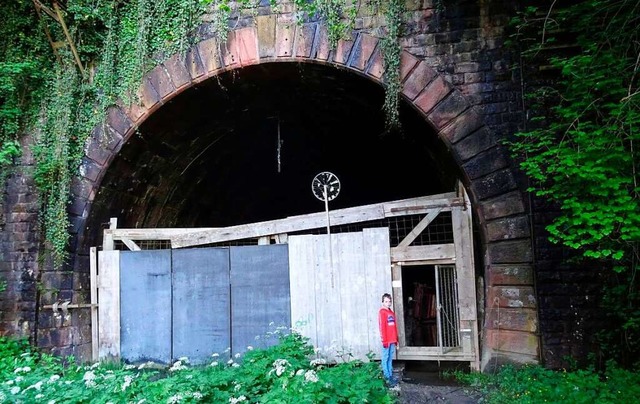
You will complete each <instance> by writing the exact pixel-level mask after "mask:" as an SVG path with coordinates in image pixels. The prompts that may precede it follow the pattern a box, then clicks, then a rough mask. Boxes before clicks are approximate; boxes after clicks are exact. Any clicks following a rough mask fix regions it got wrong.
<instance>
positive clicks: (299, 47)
mask: <svg viewBox="0 0 640 404" xmlns="http://www.w3.org/2000/svg"><path fill="white" fill-rule="evenodd" d="M317 28H318V25H317V24H304V25H303V26H302V28H300V29H298V31H297V32H296V56H298V57H303V58H308V57H311V50H312V49H313V40H314V39H315V35H316V29H317Z"/></svg>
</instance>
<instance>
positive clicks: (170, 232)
mask: <svg viewBox="0 0 640 404" xmlns="http://www.w3.org/2000/svg"><path fill="white" fill-rule="evenodd" d="M216 229H218V228H217V227H198V228H175V229H166V228H161V229H105V230H104V234H105V235H110V236H112V237H113V239H114V240H122V239H123V238H125V237H126V238H128V239H129V240H171V238H173V237H176V236H183V235H186V234H190V233H193V232H194V231H209V230H216Z"/></svg>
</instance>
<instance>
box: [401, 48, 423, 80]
mask: <svg viewBox="0 0 640 404" xmlns="http://www.w3.org/2000/svg"><path fill="white" fill-rule="evenodd" d="M419 62H420V60H418V58H417V57H415V56H413V55H412V54H410V53H409V52H407V51H403V52H402V53H401V54H400V80H404V79H405V78H406V77H407V76H408V75H409V73H410V72H411V71H412V70H413V68H414V67H416V65H417V64H418V63H419Z"/></svg>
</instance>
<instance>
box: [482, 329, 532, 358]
mask: <svg viewBox="0 0 640 404" xmlns="http://www.w3.org/2000/svg"><path fill="white" fill-rule="evenodd" d="M484 345H485V346H487V347H488V348H490V349H493V350H496V351H502V352H513V353H518V354H523V355H529V356H533V357H537V356H538V355H539V351H540V344H539V341H538V337H537V336H536V335H535V334H533V333H530V332H525V331H509V330H494V329H491V328H487V329H485V344H484Z"/></svg>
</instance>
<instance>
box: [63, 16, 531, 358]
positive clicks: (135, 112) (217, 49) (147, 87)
mask: <svg viewBox="0 0 640 404" xmlns="http://www.w3.org/2000/svg"><path fill="white" fill-rule="evenodd" d="M275 62H298V63H299V62H306V63H320V64H325V65H329V66H335V67H338V68H344V69H348V70H349V71H352V72H354V73H355V74H359V75H362V76H364V77H367V78H369V79H370V80H372V81H373V82H376V83H378V84H380V85H382V84H383V81H382V76H383V72H384V70H383V62H382V55H381V53H380V47H379V39H378V38H376V37H374V36H372V35H369V34H366V33H358V34H355V33H354V34H353V36H352V38H351V39H350V40H341V41H339V42H338V44H337V47H336V48H335V49H333V50H332V49H331V48H330V46H329V43H328V37H327V33H326V28H324V27H323V26H322V25H321V24H318V23H312V24H305V25H303V26H301V27H296V26H295V25H288V24H287V25H284V24H283V25H279V24H275V23H271V24H262V23H261V22H260V21H258V24H257V26H256V27H249V28H242V29H239V30H235V31H231V32H229V37H228V40H227V42H226V43H224V44H219V43H218V41H217V40H216V39H215V38H210V39H207V40H204V41H202V42H200V43H198V44H196V45H195V46H193V47H192V48H191V49H190V50H189V51H188V52H187V53H186V55H174V56H172V57H171V58H169V59H168V60H167V61H165V62H164V63H162V64H160V65H158V66H156V67H155V68H154V69H153V70H151V71H150V72H149V73H148V74H147V75H146V76H145V77H144V78H143V80H142V83H141V86H140V87H139V96H140V101H141V102H140V104H139V105H133V106H127V107H125V106H119V107H114V108H111V109H110V110H109V111H108V113H107V117H106V125H100V126H99V127H97V128H95V130H94V132H93V134H92V136H91V138H90V139H89V140H88V143H87V145H86V148H85V150H86V156H85V157H84V159H83V164H82V166H81V176H80V177H79V178H77V179H76V180H75V181H74V184H73V188H72V194H73V200H72V205H71V207H70V213H71V216H72V222H73V223H74V224H75V229H76V231H77V232H78V236H79V241H78V243H77V244H78V245H79V246H82V247H85V246H83V242H82V239H83V237H82V233H84V226H85V222H86V219H87V218H88V215H89V212H90V209H91V202H92V201H93V198H94V196H95V195H96V194H97V191H98V188H99V186H100V182H101V180H102V178H103V176H104V174H105V173H106V171H107V170H108V168H109V165H110V163H111V162H112V160H113V159H114V158H115V156H116V155H117V153H118V151H119V150H120V149H121V147H122V146H123V145H124V144H125V143H126V142H127V141H128V139H129V138H130V137H131V136H132V135H133V134H134V133H135V130H136V128H137V127H138V126H139V125H140V124H141V123H142V122H143V121H145V120H146V119H147V118H148V117H149V116H150V115H151V114H153V113H154V112H155V111H156V110H157V109H158V108H159V107H161V106H162V105H163V104H164V103H166V102H167V101H169V100H170V99H172V98H173V97H175V96H177V95H178V94H180V93H181V92H183V91H184V90H186V89H187V88H189V87H191V86H193V85H195V84H197V83H200V82H203V81H205V80H208V79H210V78H212V77H215V76H216V75H218V74H221V73H223V72H226V71H229V70H234V69H239V68H242V67H244V66H249V65H254V64H261V63H275ZM401 79H402V83H403V87H402V96H403V97H404V98H405V100H406V101H407V102H408V103H409V104H410V105H412V106H413V107H414V109H415V110H416V111H418V112H419V113H420V114H421V115H422V116H423V117H424V119H426V120H427V121H428V122H429V123H430V125H431V126H432V127H433V129H434V130H435V132H436V133H437V134H438V136H439V137H440V138H441V139H442V140H443V141H444V142H445V144H446V145H447V146H448V147H449V148H450V150H451V153H452V155H453V158H454V159H455V160H456V163H457V165H458V166H459V167H460V169H461V172H462V173H463V176H464V179H463V180H464V182H465V185H466V187H467V190H468V192H469V194H470V196H471V198H472V200H473V202H474V208H475V213H476V216H477V219H478V223H479V224H480V226H479V227H480V229H479V230H480V231H479V233H480V237H481V239H482V241H481V248H482V254H483V255H484V265H485V268H484V269H485V271H484V272H485V273H484V275H485V278H484V279H485V282H486V285H485V299H486V300H485V324H484V331H483V338H482V356H483V367H485V366H486V365H487V364H490V361H491V360H493V359H496V360H498V359H502V358H504V359H505V360H507V361H512V362H513V361H516V362H535V361H538V360H539V355H540V349H539V342H538V338H537V336H536V334H537V331H538V329H537V327H538V326H537V313H536V309H537V302H536V298H535V293H534V288H533V269H532V265H531V261H532V250H531V235H530V232H529V219H528V216H527V207H526V203H525V201H524V199H523V196H522V194H521V193H520V191H519V190H518V188H517V185H516V179H515V173H514V170H513V168H512V167H511V166H510V163H509V159H508V156H507V155H506V153H505V151H504V150H503V148H502V147H501V146H500V145H499V143H498V139H496V138H495V136H494V134H493V133H492V131H491V130H490V129H489V128H488V127H487V126H486V125H485V123H484V121H483V117H482V115H481V114H480V113H479V112H478V111H477V109H476V108H475V107H474V106H472V105H471V104H470V103H469V101H468V100H467V98H466V97H465V96H464V95H463V94H462V93H461V92H460V91H459V90H457V89H456V88H455V87H454V86H452V85H451V84H450V83H448V82H447V81H445V80H444V79H443V77H442V76H441V75H439V74H438V73H437V71H436V70H435V69H434V68H433V67H432V66H429V65H428V64H427V63H426V62H425V61H422V60H420V59H419V58H417V57H415V56H413V55H412V54H410V53H409V52H407V51H403V52H402V58H401ZM78 253H79V254H82V252H78Z"/></svg>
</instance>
